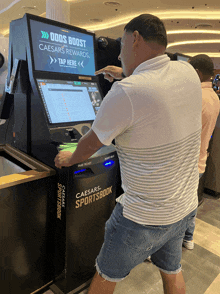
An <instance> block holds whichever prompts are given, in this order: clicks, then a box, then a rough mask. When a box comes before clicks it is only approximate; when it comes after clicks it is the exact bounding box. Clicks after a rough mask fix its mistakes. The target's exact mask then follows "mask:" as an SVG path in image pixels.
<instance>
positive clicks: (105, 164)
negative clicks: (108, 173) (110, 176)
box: [103, 160, 115, 166]
mask: <svg viewBox="0 0 220 294" xmlns="http://www.w3.org/2000/svg"><path fill="white" fill-rule="evenodd" d="M114 163H115V162H114V161H113V160H110V161H106V162H104V163H103V164H104V166H111V165H113V164H114Z"/></svg>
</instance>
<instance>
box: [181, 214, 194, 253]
mask: <svg viewBox="0 0 220 294" xmlns="http://www.w3.org/2000/svg"><path fill="white" fill-rule="evenodd" d="M195 220H196V217H195V218H194V219H193V220H192V221H191V223H190V224H189V226H188V228H187V230H186V232H185V236H184V238H183V246H184V247H185V248H187V249H191V250H192V249H193V248H194V242H193V233H194V231H195V225H196V223H195Z"/></svg>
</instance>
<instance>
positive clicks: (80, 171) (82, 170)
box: [74, 169, 86, 175]
mask: <svg viewBox="0 0 220 294" xmlns="http://www.w3.org/2000/svg"><path fill="white" fill-rule="evenodd" d="M84 171H86V169H80V170H77V171H75V172H74V174H75V175H76V174H79V173H82V172H84Z"/></svg>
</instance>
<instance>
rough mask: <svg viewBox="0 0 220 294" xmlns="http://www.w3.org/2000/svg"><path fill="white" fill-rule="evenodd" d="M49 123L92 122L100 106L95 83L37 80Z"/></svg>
mask: <svg viewBox="0 0 220 294" xmlns="http://www.w3.org/2000/svg"><path fill="white" fill-rule="evenodd" d="M37 83H38V87H39V90H40V93H41V97H42V100H43V103H44V107H45V110H46V113H47V117H48V120H49V123H51V124H58V123H69V122H82V121H93V120H94V119H95V116H96V113H97V112H98V110H99V108H100V105H101V95H100V92H99V89H98V85H97V83H94V82H78V81H71V82H70V81H63V80H62V81H58V80H46V79H45V80H44V79H37Z"/></svg>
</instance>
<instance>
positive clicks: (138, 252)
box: [96, 203, 196, 282]
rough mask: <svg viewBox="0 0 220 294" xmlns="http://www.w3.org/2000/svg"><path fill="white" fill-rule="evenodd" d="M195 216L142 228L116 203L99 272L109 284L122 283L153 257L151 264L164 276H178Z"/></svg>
mask: <svg viewBox="0 0 220 294" xmlns="http://www.w3.org/2000/svg"><path fill="white" fill-rule="evenodd" d="M195 215H196V210H194V211H193V212H191V213H190V214H189V215H187V216H186V217H185V218H183V219H182V220H180V221H178V222H177V223H174V224H171V225H165V226H151V225H140V224H137V223H135V222H133V221H131V220H129V219H127V218H125V217H124V216H123V207H122V205H121V204H120V203H117V205H116V206H115V208H114V210H113V212H112V215H111V217H110V218H109V220H108V221H107V222H106V224H105V238H104V243H103V245H102V248H101V250H100V252H99V255H98V257H97V259H96V270H97V272H98V273H99V275H100V276H101V277H103V278H104V279H105V280H107V281H110V282H119V281H121V280H123V279H124V278H125V277H126V276H127V275H128V274H129V273H130V271H131V270H132V269H133V268H134V267H135V266H137V265H138V264H140V263H142V262H143V261H144V260H145V259H146V258H147V257H149V256H151V261H152V263H153V264H154V265H156V266H157V267H158V268H159V269H160V270H161V271H163V272H164V273H167V274H177V273H179V272H180V271H181V264H180V261H181V257H182V242H183V237H184V235H185V231H186V229H187V228H188V226H189V225H190V223H191V221H193V219H194V217H195Z"/></svg>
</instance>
